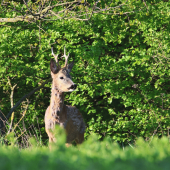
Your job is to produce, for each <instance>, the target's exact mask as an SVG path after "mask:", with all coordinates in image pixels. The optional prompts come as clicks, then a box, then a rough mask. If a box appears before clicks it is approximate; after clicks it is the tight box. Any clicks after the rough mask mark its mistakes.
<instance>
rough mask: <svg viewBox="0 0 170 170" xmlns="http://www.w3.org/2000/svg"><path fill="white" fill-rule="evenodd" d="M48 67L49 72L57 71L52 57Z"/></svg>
mask: <svg viewBox="0 0 170 170" xmlns="http://www.w3.org/2000/svg"><path fill="white" fill-rule="evenodd" d="M50 69H51V72H52V73H54V74H55V73H57V71H58V69H57V65H56V62H55V61H54V60H53V59H51V61H50Z"/></svg>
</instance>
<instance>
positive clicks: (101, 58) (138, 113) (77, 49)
mask: <svg viewBox="0 0 170 170" xmlns="http://www.w3.org/2000/svg"><path fill="white" fill-rule="evenodd" d="M124 2H125V1H123V0H122V1H115V4H111V5H112V6H115V5H119V4H121V3H124ZM144 2H145V1H136V0H133V1H128V2H126V3H127V5H125V6H123V7H122V8H120V9H121V10H122V13H119V14H117V12H118V11H120V10H118V9H116V11H115V14H114V13H113V15H102V14H100V13H99V14H94V15H93V17H92V18H91V20H90V21H88V22H83V21H76V20H74V19H69V20H57V21H55V22H49V21H48V22H47V21H39V22H41V23H38V24H41V26H42V28H43V30H41V29H39V28H38V27H37V25H36V24H35V23H34V24H30V25H26V24H25V23H20V24H18V25H17V24H15V23H7V26H5V25H4V26H1V27H0V65H1V67H0V79H1V81H0V92H1V93H0V101H1V102H0V108H1V110H2V112H3V113H4V114H5V115H6V114H7V113H8V112H9V110H10V107H11V101H10V94H11V86H10V84H9V79H10V81H11V85H12V86H14V85H15V84H17V86H16V87H15V89H14V96H13V101H14V104H15V103H16V102H17V101H18V100H19V99H20V98H21V97H22V96H23V95H25V94H27V93H28V92H30V91H32V90H33V89H34V88H36V87H38V86H39V85H40V84H41V83H42V82H44V81H45V80H46V79H48V78H49V77H50V69H49V62H50V59H51V57H52V56H51V51H50V50H51V46H54V51H55V53H60V54H62V53H63V49H64V46H65V47H66V49H67V52H69V53H70V60H69V61H70V62H71V61H72V60H74V61H75V66H74V68H73V72H72V77H73V81H74V82H75V83H77V84H78V89H77V90H76V91H75V92H73V93H71V94H66V103H67V104H71V105H76V106H77V107H78V108H79V109H80V111H81V112H82V114H83V117H84V119H85V122H86V125H87V130H86V136H88V135H89V134H90V133H97V134H98V135H99V136H98V138H99V139H103V138H104V137H105V136H110V137H111V138H112V139H114V140H115V141H117V142H119V143H121V144H122V143H124V144H125V145H127V144H128V143H134V142H135V140H136V139H137V137H139V136H140V137H143V138H145V139H146V140H149V139H151V138H152V136H155V135H156V136H158V137H161V136H168V135H169V124H170V119H169V114H170V111H169V108H170V106H169V100H170V95H169V91H170V88H169V75H170V71H169V64H170V60H169V57H170V55H169V52H170V51H169V49H170V45H169V41H170V34H169V30H170V25H169V6H170V2H166V1H146V2H145V3H144ZM106 4H107V3H106ZM106 4H104V3H103V1H101V2H100V3H99V4H98V5H99V7H100V6H104V5H106ZM0 8H2V7H0ZM18 8H19V7H18ZM125 12H126V13H127V14H126V15H124V14H123V13H125ZM3 15H4V14H3ZM12 15H13V14H12V13H10V12H9V13H7V14H6V16H3V17H8V16H12ZM0 17H2V16H0ZM50 86H51V83H49V84H47V85H46V87H45V88H43V89H41V90H40V91H38V92H36V93H35V94H34V95H32V96H31V97H30V98H29V101H30V104H29V108H28V110H27V112H26V116H25V118H24V120H23V123H22V124H20V125H19V128H18V129H16V136H20V135H21V134H22V132H23V131H24V130H25V129H24V127H26V129H27V131H30V132H31V133H33V131H34V130H32V129H31V127H33V129H36V131H37V132H38V135H41V136H42V140H43V141H44V142H46V140H47V136H46V133H45V130H44V122H43V120H44V118H43V117H44V113H45V110H46V108H47V106H48V105H49V97H50ZM25 105H26V102H25V103H24V102H23V103H22V104H21V107H19V108H17V110H16V111H15V117H14V124H16V123H17V122H18V120H19V118H20V117H21V116H22V113H23V111H24V109H25ZM30 125H31V126H30ZM34 133H35V132H34ZM122 166H123V165H122Z"/></svg>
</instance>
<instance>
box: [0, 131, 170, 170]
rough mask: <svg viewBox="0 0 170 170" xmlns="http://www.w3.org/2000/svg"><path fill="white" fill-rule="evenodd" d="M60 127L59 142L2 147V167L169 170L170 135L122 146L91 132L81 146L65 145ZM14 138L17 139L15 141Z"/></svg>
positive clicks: (23, 169)
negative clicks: (49, 146) (99, 137)
mask: <svg viewBox="0 0 170 170" xmlns="http://www.w3.org/2000/svg"><path fill="white" fill-rule="evenodd" d="M62 134H63V131H62V130H59V133H58V135H57V136H58V141H57V143H56V144H53V145H52V146H51V151H50V150H49V148H48V147H46V146H42V147H40V146H37V142H35V140H34V139H31V140H30V141H29V143H30V147H29V148H25V149H20V148H18V147H17V146H16V145H15V143H14V142H12V144H11V146H5V145H1V146H0V169H1V170H27V169H28V170H38V169H41V170H53V169H59V170H65V169H66V170H76V169H77V170H104V169H106V170H108V169H112V170H119V169H120V170H123V169H126V170H152V169H153V170H169V169H170V161H169V160H170V147H169V139H168V138H164V137H163V138H161V139H158V138H153V140H152V141H150V143H148V142H145V141H143V140H142V139H141V138H139V139H138V140H137V141H136V144H135V146H133V148H132V147H130V146H129V147H125V148H124V149H123V148H121V147H120V146H119V145H118V144H117V143H114V142H112V141H111V140H110V139H109V138H106V139H105V140H104V141H102V142H100V141H98V137H97V136H96V135H94V134H93V135H91V136H90V137H89V138H88V140H87V141H85V142H84V143H83V144H82V145H80V146H77V147H75V146H71V147H69V148H66V147H65V144H64V143H65V142H64V141H65V136H64V135H62ZM13 141H14V140H13Z"/></svg>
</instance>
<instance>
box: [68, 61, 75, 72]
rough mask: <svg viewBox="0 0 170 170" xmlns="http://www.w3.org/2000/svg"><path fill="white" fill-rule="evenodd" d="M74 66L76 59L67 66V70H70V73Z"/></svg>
mask: <svg viewBox="0 0 170 170" xmlns="http://www.w3.org/2000/svg"><path fill="white" fill-rule="evenodd" d="M73 66H74V61H72V62H71V63H70V64H69V65H68V66H67V70H68V72H69V73H70V72H71V70H72V68H73Z"/></svg>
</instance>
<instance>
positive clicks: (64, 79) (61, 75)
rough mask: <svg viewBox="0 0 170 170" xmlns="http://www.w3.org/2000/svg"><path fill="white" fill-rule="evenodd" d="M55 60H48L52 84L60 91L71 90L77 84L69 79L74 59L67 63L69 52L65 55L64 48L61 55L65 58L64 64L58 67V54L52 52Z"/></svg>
mask: <svg viewBox="0 0 170 170" xmlns="http://www.w3.org/2000/svg"><path fill="white" fill-rule="evenodd" d="M51 50H52V55H53V56H54V58H55V60H56V62H55V61H54V60H53V59H51V61H50V69H51V77H52V79H53V84H54V86H55V88H56V89H58V90H59V91H60V92H72V91H74V90H75V89H76V87H77V85H76V84H74V83H73V81H72V80H71V76H70V72H71V70H72V68H73V66H74V61H73V62H71V63H70V64H68V57H69V54H68V55H66V51H65V48H64V55H63V56H62V57H64V58H65V65H64V67H63V68H61V67H60V64H59V62H58V55H55V54H54V53H53V48H52V49H51Z"/></svg>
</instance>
